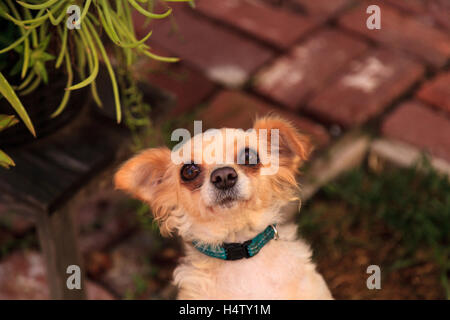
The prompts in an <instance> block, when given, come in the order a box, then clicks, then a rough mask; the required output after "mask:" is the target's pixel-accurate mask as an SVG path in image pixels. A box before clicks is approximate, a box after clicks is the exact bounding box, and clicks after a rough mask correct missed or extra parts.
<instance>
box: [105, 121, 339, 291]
mask: <svg viewBox="0 0 450 320" xmlns="http://www.w3.org/2000/svg"><path fill="white" fill-rule="evenodd" d="M253 129H254V130H252V132H254V133H255V134H256V135H257V137H258V141H257V143H256V145H253V147H251V146H250V145H249V141H248V140H250V139H249V138H248V137H245V134H246V133H245V132H244V131H243V130H237V129H221V130H216V131H215V134H213V135H206V132H205V133H203V134H197V135H195V136H194V137H193V138H192V139H191V140H189V142H193V143H189V144H185V146H188V147H187V148H185V149H184V151H183V152H182V153H183V156H184V161H183V162H182V163H179V164H176V163H174V161H173V151H171V150H169V149H168V148H165V147H162V148H153V149H148V150H146V151H143V152H142V153H140V154H138V155H136V156H134V157H133V158H131V159H130V160H128V161H127V162H125V163H124V164H123V165H122V166H121V167H120V168H119V170H118V171H117V173H116V174H115V177H114V181H115V185H116V188H117V189H120V190H123V191H125V192H127V193H129V194H131V195H132V196H133V197H136V198H138V199H140V200H142V201H144V202H146V203H148V204H149V206H150V208H151V210H152V213H153V215H154V219H155V220H156V221H157V222H158V224H159V227H160V232H161V234H162V235H163V236H169V235H171V234H173V233H175V232H176V233H178V235H179V236H180V237H181V238H182V239H183V241H184V246H185V256H184V257H183V258H181V261H180V264H179V266H178V267H177V268H176V269H175V271H174V284H175V285H176V286H177V287H178V289H179V291H178V297H177V298H178V299H320V300H322V299H332V295H331V293H330V291H329V289H328V287H327V285H326V283H325V281H324V279H323V277H322V276H321V275H320V274H319V273H318V272H317V271H316V267H315V265H314V263H313V262H312V261H311V250H310V248H309V246H308V245H307V244H306V243H305V242H304V241H302V240H300V239H298V237H297V227H296V225H295V224H294V223H292V222H289V221H286V220H287V219H286V216H285V215H284V214H283V210H282V208H283V207H284V206H285V205H286V204H287V203H289V202H290V201H292V200H293V199H296V198H297V199H298V194H299V187H298V185H297V180H296V175H297V173H298V172H297V171H298V168H299V166H300V165H301V164H302V163H303V162H304V161H305V160H306V159H307V157H308V155H309V153H310V151H311V149H312V148H311V145H310V143H309V140H308V139H307V138H306V136H304V135H302V134H300V133H299V132H298V131H297V129H296V128H295V127H294V126H293V125H292V124H291V123H290V122H288V121H286V120H284V119H282V118H280V117H278V116H275V115H269V116H266V117H263V118H259V119H256V120H255V122H254V125H253ZM207 132H208V131H207ZM230 132H231V133H232V134H234V138H233V139H231V141H229V140H230V139H228V140H227V142H225V140H224V139H211V137H212V136H213V137H214V136H217V135H222V136H223V135H227V134H228V135H229V134H230ZM261 132H265V133H266V137H267V141H271V139H272V138H273V137H275V133H276V136H277V138H278V140H277V143H275V144H273V145H272V144H271V145H270V146H269V147H266V149H265V151H266V152H267V153H268V154H269V155H272V154H277V159H275V160H276V161H277V162H278V163H277V165H278V167H277V170H276V173H273V174H266V175H263V174H261V172H262V170H263V169H267V167H268V166H269V165H271V163H269V162H267V161H266V163H265V164H264V163H262V161H261V159H260V157H261V156H262V154H260V153H261V152H263V151H264V150H263V149H264V148H263V145H262V143H261V141H262V140H261V138H262V136H263V134H261ZM267 133H268V134H267ZM239 139H240V141H241V142H242V140H245V141H244V144H243V148H242V143H241V150H238V148H239V143H238V140H239ZM211 149H214V150H215V152H216V153H218V152H220V151H221V150H222V151H223V153H224V155H225V156H229V157H228V160H227V161H224V162H219V161H215V162H214V161H212V162H211V161H209V162H207V161H202V160H204V159H205V157H206V156H205V151H207V150H211ZM213 153H214V152H213ZM180 154H181V151H180ZM194 158H195V159H196V161H194V160H193V159H194ZM271 159H272V158H271ZM275 160H273V161H275ZM273 161H272V160H271V162H273Z"/></svg>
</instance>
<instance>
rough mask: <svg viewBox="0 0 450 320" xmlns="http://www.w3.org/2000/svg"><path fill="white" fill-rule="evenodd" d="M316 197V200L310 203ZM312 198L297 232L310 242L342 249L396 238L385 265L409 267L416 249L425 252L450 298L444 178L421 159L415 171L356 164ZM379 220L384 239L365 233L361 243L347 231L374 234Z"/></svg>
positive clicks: (449, 196)
mask: <svg viewBox="0 0 450 320" xmlns="http://www.w3.org/2000/svg"><path fill="white" fill-rule="evenodd" d="M316 199H318V201H319V202H320V203H319V204H314V202H315V200H316ZM316 199H315V200H313V201H311V202H310V203H308V205H306V206H305V208H304V209H302V211H301V214H300V220H299V227H300V233H301V234H302V235H303V236H305V237H306V238H308V239H309V240H312V241H311V243H313V244H314V243H315V242H316V243H317V242H319V243H318V244H317V245H318V246H322V248H327V250H330V248H331V250H332V248H334V247H339V250H344V251H345V250H349V249H350V248H351V247H352V245H357V246H359V247H364V246H365V247H374V246H382V245H383V243H384V244H385V243H386V242H387V241H394V239H395V241H397V244H396V256H395V259H393V260H392V261H391V266H390V268H389V269H390V270H395V269H401V268H405V267H408V266H410V265H412V264H414V263H417V258H416V257H417V252H419V251H420V252H421V256H423V255H424V254H423V253H425V259H426V260H428V261H432V262H433V263H435V264H436V265H438V266H439V269H440V283H441V284H442V286H443V288H444V290H445V294H446V296H447V298H448V299H450V288H449V279H448V277H449V273H450V259H449V255H450V182H449V179H448V177H445V176H441V175H439V174H438V173H436V172H435V171H433V170H432V169H431V168H430V167H429V165H428V164H427V163H426V162H425V163H424V164H421V170H420V171H419V170H418V169H417V168H410V169H390V170H386V171H383V172H381V173H375V172H370V171H367V170H365V169H362V168H360V169H356V170H353V171H351V172H348V173H347V174H345V175H344V176H342V177H341V178H339V179H338V180H337V181H335V182H333V183H330V184H328V185H326V186H325V187H323V188H322V190H321V191H320V192H319V194H318V196H317V197H316ZM336 204H339V205H336ZM330 210H334V211H336V212H337V213H336V214H337V215H338V216H339V218H338V219H333V220H328V219H323V216H324V214H325V213H326V212H327V211H330ZM339 211H342V212H340V213H339ZM329 224H333V225H332V226H331V225H329ZM380 224H383V226H385V227H386V228H387V230H388V233H389V235H387V236H386V239H370V236H369V239H370V241H367V242H366V241H361V238H358V237H353V236H352V234H354V232H348V230H358V232H366V233H368V234H374V231H373V230H374V229H376V228H378V226H379V225H380ZM381 233H383V232H381ZM330 234H331V235H330Z"/></svg>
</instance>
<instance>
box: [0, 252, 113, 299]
mask: <svg viewBox="0 0 450 320" xmlns="http://www.w3.org/2000/svg"><path fill="white" fill-rule="evenodd" d="M86 291H87V296H88V299H90V300H113V299H114V297H113V296H112V295H111V294H110V293H109V292H108V291H106V290H105V289H103V288H102V287H100V286H99V285H97V284H95V283H93V282H91V281H86ZM0 299H1V300H47V299H50V291H49V287H48V283H47V271H46V269H45V263H44V259H43V257H42V255H41V254H40V253H38V252H35V251H21V252H14V253H12V254H11V255H9V256H7V257H6V258H5V259H3V260H2V262H1V263H0Z"/></svg>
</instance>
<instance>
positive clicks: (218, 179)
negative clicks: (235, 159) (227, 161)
mask: <svg viewBox="0 0 450 320" xmlns="http://www.w3.org/2000/svg"><path fill="white" fill-rule="evenodd" d="M237 177H238V175H237V173H236V171H235V170H234V169H233V168H231V167H223V168H219V169H216V170H214V171H213V172H212V173H211V183H212V184H213V185H214V186H215V187H216V188H217V189H229V188H231V187H233V186H234V185H235V184H236V181H237Z"/></svg>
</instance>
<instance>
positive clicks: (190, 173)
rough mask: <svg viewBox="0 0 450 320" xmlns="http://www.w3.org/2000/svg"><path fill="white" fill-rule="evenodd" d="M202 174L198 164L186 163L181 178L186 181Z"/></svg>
mask: <svg viewBox="0 0 450 320" xmlns="http://www.w3.org/2000/svg"><path fill="white" fill-rule="evenodd" d="M199 174H200V167H199V166H197V165H196V164H193V163H190V164H185V165H184V166H183V167H182V168H181V178H182V179H183V180H185V181H189V180H193V179H195V178H197V177H198V175H199Z"/></svg>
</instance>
